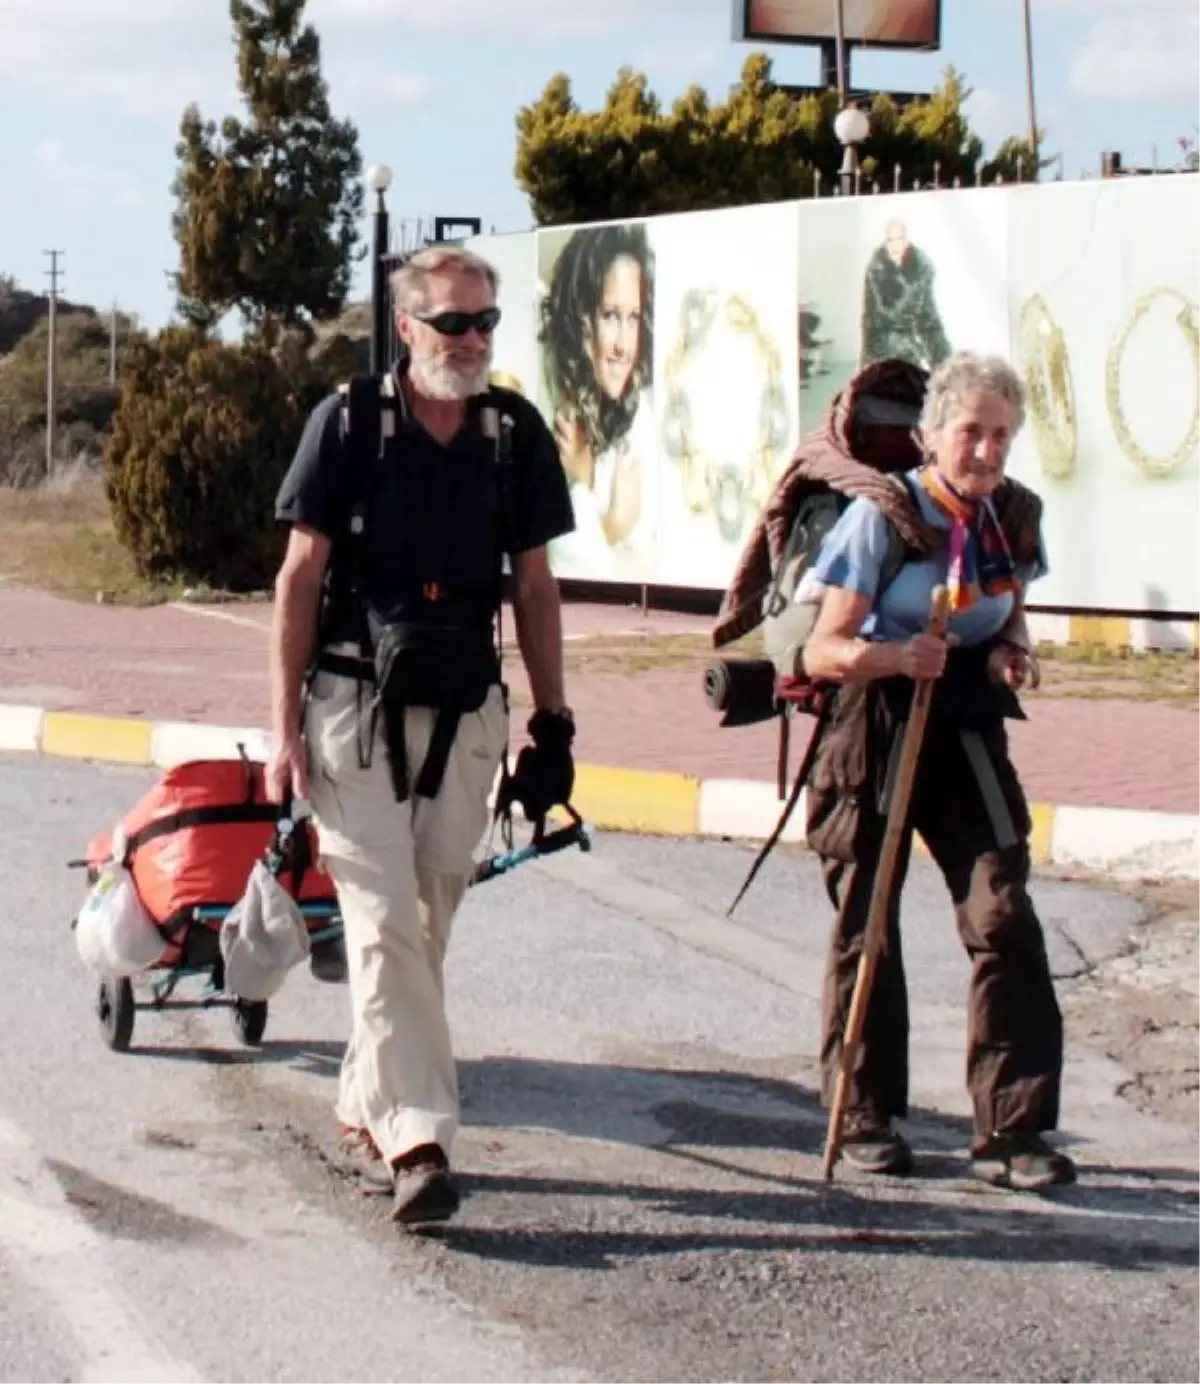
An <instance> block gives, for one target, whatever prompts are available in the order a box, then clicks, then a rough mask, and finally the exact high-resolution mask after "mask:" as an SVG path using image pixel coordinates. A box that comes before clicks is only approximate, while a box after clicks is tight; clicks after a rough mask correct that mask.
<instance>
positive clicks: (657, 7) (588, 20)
mask: <svg viewBox="0 0 1200 1384" xmlns="http://www.w3.org/2000/svg"><path fill="white" fill-rule="evenodd" d="M728 13H729V3H728V0H607V2H606V3H605V4H604V5H598V6H596V7H595V8H591V7H589V6H588V5H586V4H584V3H583V2H582V0H312V5H311V14H312V17H313V20H314V22H317V23H318V24H319V23H320V22H321V21H324V20H328V21H329V22H331V23H332V22H338V23H342V24H345V23H385V22H386V23H387V24H388V25H389V26H390V27H391V28H394V29H395V28H400V29H410V30H411V29H417V30H425V31H429V32H432V31H452V32H457V33H460V34H462V35H463V39H464V42H470V40H471V37H472V35H471V33H470V32H469V31H470V30H483V29H487V30H495V29H518V30H520V29H525V30H529V31H531V32H533V33H535V34H536V35H537V36H538V37H539V38H547V37H552V36H559V35H562V34H594V33H605V32H611V31H612V30H613V29H616V28H619V27H620V26H621V25H623V24H626V23H629V22H631V21H636V22H638V23H643V24H644V23H645V22H646V21H647V20H653V19H658V18H663V17H670V16H673V15H679V16H683V15H686V16H687V17H688V18H690V19H693V20H698V21H701V22H703V21H704V20H707V19H709V18H710V17H711V18H713V19H716V20H719V22H721V23H722V24H723V25H724V27H725V29H726V30H728V27H729V25H728Z"/></svg>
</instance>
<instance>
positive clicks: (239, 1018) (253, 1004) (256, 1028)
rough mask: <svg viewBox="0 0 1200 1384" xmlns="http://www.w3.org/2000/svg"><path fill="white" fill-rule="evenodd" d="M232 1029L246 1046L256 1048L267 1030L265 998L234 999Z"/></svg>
mask: <svg viewBox="0 0 1200 1384" xmlns="http://www.w3.org/2000/svg"><path fill="white" fill-rule="evenodd" d="M232 1014H233V1031H234V1033H236V1034H237V1036H238V1037H239V1038H240V1039H241V1040H242V1042H243V1043H245V1045H246V1046H247V1047H248V1048H256V1047H258V1045H259V1044H260V1043H261V1042H262V1040H263V1034H264V1033H265V1032H266V1031H267V1001H266V1000H234V1002H233V1011H232Z"/></svg>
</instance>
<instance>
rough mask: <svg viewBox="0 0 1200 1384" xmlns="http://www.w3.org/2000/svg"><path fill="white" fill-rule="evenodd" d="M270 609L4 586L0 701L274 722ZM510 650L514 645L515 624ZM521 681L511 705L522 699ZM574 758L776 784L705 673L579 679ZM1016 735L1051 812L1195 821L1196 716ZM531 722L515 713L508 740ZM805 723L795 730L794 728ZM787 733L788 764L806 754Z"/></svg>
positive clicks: (1058, 725) (589, 627) (1098, 706)
mask: <svg viewBox="0 0 1200 1384" xmlns="http://www.w3.org/2000/svg"><path fill="white" fill-rule="evenodd" d="M269 619H270V611H269V608H268V607H266V606H264V605H228V606H221V607H215V608H214V607H207V608H203V609H180V608H178V607H174V606H156V607H152V608H150V609H145V610H137V609H129V608H122V607H109V606H86V605H81V604H76V603H74V602H70V601H64V600H60V599H57V598H55V597H52V596H47V595H45V594H43V593H41V592H34V591H24V590H20V589H16V588H0V703H5V702H8V703H13V702H21V703H28V704H33V705H37V706H43V707H46V708H49V709H55V710H77V711H87V712H93V713H97V714H107V715H127V716H141V717H150V718H153V719H156V720H181V721H198V722H206V721H207V722H214V723H218V724H224V725H263V726H265V725H266V724H267V717H268V698H267V674H266V658H265V631H266V628H267V624H268V622H269ZM710 625H711V621H710V620H708V619H707V618H705V617H698V616H689V615H678V614H671V613H666V612H660V611H651V612H650V613H649V615H648V616H647V617H643V615H642V612H641V610H640V609H638V608H622V607H617V606H600V605H583V604H574V603H573V604H570V605H568V606H567V608H566V611H565V626H566V630H567V633H568V636H569V638H571V639H572V641H574V640H576V639H582V638H586V636H588V635H592V634H607V635H610V636H611V635H615V634H619V633H623V632H629V633H640V634H680V633H699V634H706V633H707V631H708V629H709V627H710ZM505 630H506V638H507V639H508V641H509V642H510V643H512V642H513V633H512V630H513V625H512V620H511V617H507V618H506V620H505ZM525 690H526V689H525V687H524V684H523V678H515V679H514V693H515V694H516V695H517V696H518V697H521V696H523V695H524V693H525ZM568 694H569V697H570V700H571V703H572V705H573V706H574V707H575V710H576V716H577V720H578V723H579V741H578V747H577V757H578V759H579V760H580V761H581V762H584V763H589V764H606V765H611V766H617V767H623V768H634V769H657V770H667V771H672V772H676V773H686V774H692V775H695V776H696V777H698V778H714V777H720V778H753V779H765V780H771V781H773V780H774V777H775V759H776V746H777V736H776V730H775V727H774V726H773V725H767V726H754V727H749V728H746V729H741V730H723V729H721V728H720V726H719V725H718V718H717V717H716V716H715V715H714V714H713V713H712V712H710V711H709V710H708V708H707V707H706V705H705V703H704V699H703V695H702V692H701V687H700V679H699V675H698V672H697V670H696V669H695V668H687V669H682V668H677V667H676V668H672V667H652V668H646V669H644V670H639V671H638V672H636V673H633V674H631V673H628V672H597V671H586V672H578V671H572V673H571V674H570V677H569V684H568ZM1026 711H1027V713H1028V715H1029V720H1028V722H1025V723H1021V724H1015V725H1013V727H1012V742H1013V753H1014V756H1015V758H1016V762H1017V767H1018V770H1019V771H1020V773H1021V776H1022V779H1023V782H1024V784H1025V788H1026V791H1027V792H1028V794H1029V796H1030V798H1031V799H1033V800H1034V801H1037V802H1045V803H1053V804H1055V805H1057V806H1068V805H1070V806H1081V807H1092V806H1094V807H1126V808H1140V809H1146V810H1151V811H1160V812H1181V813H1195V812H1196V811H1197V806H1198V805H1197V797H1198V790H1197V775H1198V769H1200V717H1198V716H1197V713H1196V711H1195V710H1194V709H1192V708H1187V707H1179V706H1167V705H1156V704H1153V703H1141V702H1129V701H1120V700H1112V701H1084V700H1074V699H1069V698H1050V697H1046V696H1041V697H1032V698H1029V699H1027V700H1026ZM522 720H523V715H522V714H521V713H520V712H518V713H517V717H516V721H515V725H514V737H513V738H514V744H516V743H518V742H519V736H520V733H521V721H522ZM806 724H807V723H798V726H797V729H798V730H800V729H801V727H802V726H803V725H806ZM802 739H803V735H802V733H801V734H797V735H795V736H794V737H793V749H792V763H793V766H794V765H795V763H796V762H797V761H798V757H799V755H800V754H801V753H802V752H803V744H802Z"/></svg>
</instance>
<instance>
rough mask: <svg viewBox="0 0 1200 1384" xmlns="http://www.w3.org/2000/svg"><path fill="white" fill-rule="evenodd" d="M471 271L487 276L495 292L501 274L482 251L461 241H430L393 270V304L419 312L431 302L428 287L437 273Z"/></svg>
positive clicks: (495, 292) (473, 273) (463, 272)
mask: <svg viewBox="0 0 1200 1384" xmlns="http://www.w3.org/2000/svg"><path fill="white" fill-rule="evenodd" d="M445 273H450V274H468V275H471V276H473V277H474V278H477V279H482V280H484V282H485V283H487V285H488V287H489V288H490V289H491V290H492V295H493V296H495V295H496V294H497V293H498V292H499V290H500V275H499V274H498V273H497V272H496V269H495V266H494V265H492V264H489V263H488V261H487V260H485V259H484V258H483V256H482V255H477V254H476V253H475V252H474V251H473V250H468V249H466V248H464V247H463V246H461V245H430V246H428V247H427V248H426V249H424V250H418V251H417V253H416V254H415V255H412V256H410V257H409V258H408V259H406V260H405V261H404V263H403V264H402V265H401V266H400V268H399V269H397V270H395V272H394V273H393V274H392V279H391V286H392V305H393V307H394V308H395V310H396V311H397V312H420V311H421V309H422V308H424V307H426V306H428V300H427V298H426V289H427V287H428V283H429V280H430V278H432V277H433V275H434V274H445Z"/></svg>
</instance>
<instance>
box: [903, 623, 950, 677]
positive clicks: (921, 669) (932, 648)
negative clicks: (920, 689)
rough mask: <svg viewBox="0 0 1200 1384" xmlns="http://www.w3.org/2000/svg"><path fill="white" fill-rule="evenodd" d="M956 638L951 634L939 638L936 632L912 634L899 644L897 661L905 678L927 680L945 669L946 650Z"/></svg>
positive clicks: (939, 675) (938, 675)
mask: <svg viewBox="0 0 1200 1384" xmlns="http://www.w3.org/2000/svg"><path fill="white" fill-rule="evenodd" d="M955 643H957V640H956V639H955V637H954V636H953V635H947V636H946V638H945V639H940V638H939V637H938V636H937V635H936V634H925V633H922V634H914V635H913V637H912V638H911V639H909V640H908V641H907V642H906V643H904V644H901V645H900V649H899V654H898V657H897V662H898V664H899V671H900V672H901V673H902V674H903V675H904V676H905V677H906V678H913V679H914V680H916V681H918V682H927V681H929V680H930V679H932V678H940V677H941V676H942V674H943V673H944V672H945V671H946V652H947V650H948V649H950V648H951V647H952V646H953V645H954V644H955Z"/></svg>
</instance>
